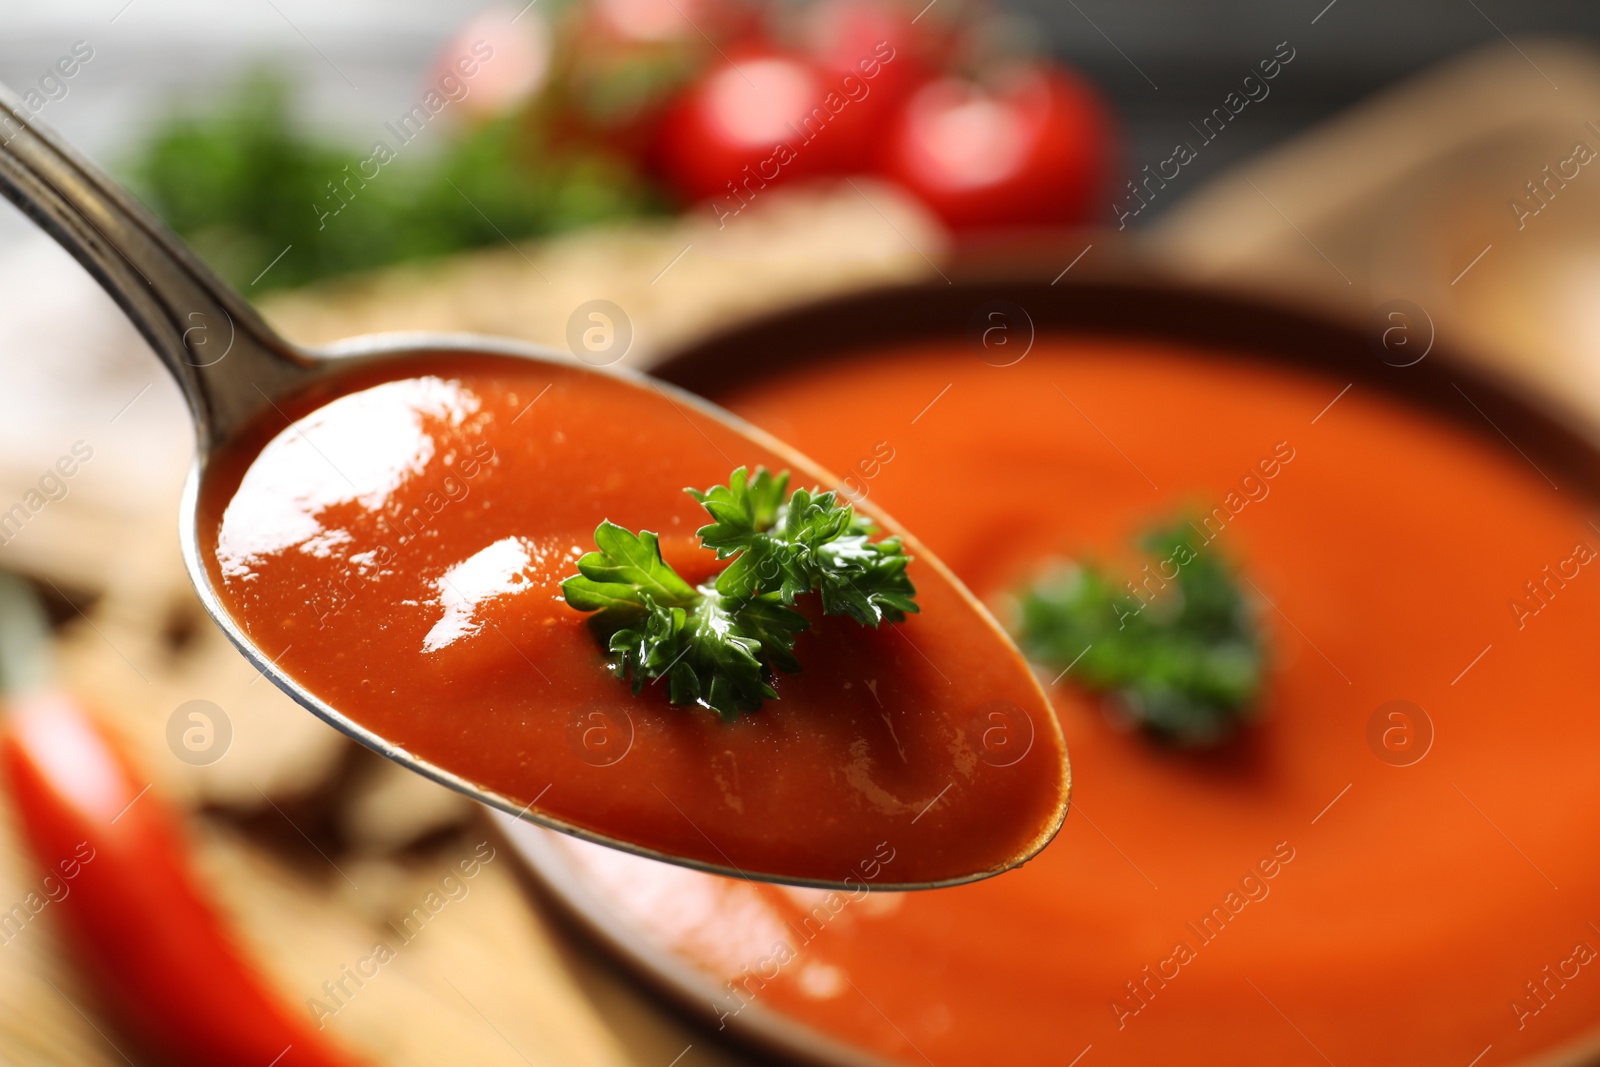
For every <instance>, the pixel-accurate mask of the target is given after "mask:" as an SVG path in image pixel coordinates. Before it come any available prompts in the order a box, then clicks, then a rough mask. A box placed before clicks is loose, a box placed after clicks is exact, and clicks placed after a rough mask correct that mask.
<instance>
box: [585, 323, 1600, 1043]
mask: <svg viewBox="0 0 1600 1067" xmlns="http://www.w3.org/2000/svg"><path fill="white" fill-rule="evenodd" d="M1348 384H1349V379H1347V378H1339V379H1334V378H1330V377H1322V376H1319V375H1315V374H1311V373H1303V372H1299V371H1295V370H1292V369H1287V368H1275V367H1273V366H1271V365H1267V364H1263V363H1261V362H1257V361H1250V360H1244V359H1232V358H1229V356H1228V355H1227V354H1225V353H1214V352H1196V351H1193V350H1188V349H1185V348H1183V347H1180V346H1176V345H1168V344H1163V343H1155V342H1149V343H1145V342H1134V341H1128V340H1110V339H1107V340H1095V339H1082V340H1068V339H1061V338H1055V339H1052V338H1049V337H1044V336H1041V338H1040V339H1039V341H1038V343H1037V344H1036V345H1035V347H1034V349H1033V350H1032V351H1031V352H1030V353H1029V354H1028V355H1027V357H1026V358H1025V359H1023V360H1022V361H1020V362H1018V363H1016V364H1015V365H1014V366H1010V367H1004V368H997V367H991V366H987V365H985V364H984V363H983V362H981V361H980V360H979V359H978V358H977V357H976V356H975V355H974V354H973V352H972V350H971V349H970V348H968V347H965V346H961V345H958V344H954V343H952V344H949V345H947V346H939V345H934V344H924V345H915V346H907V347H905V348H902V349H899V350H888V351H873V352H864V353H860V354H858V355H856V356H854V357H851V358H840V359H837V360H834V361H832V362H829V363H826V364H822V365H819V366H817V367H814V368H810V369H796V370H792V371H788V372H785V373H783V374H777V375H773V376H770V377H768V378H766V379H763V380H762V381H761V382H760V384H758V385H756V386H746V387H744V388H742V389H741V391H739V392H737V393H733V394H731V395H725V396H717V397H715V399H717V400H718V401H719V402H722V403H725V404H726V405H728V406H729V407H730V408H731V409H732V410H734V411H735V412H737V413H739V414H742V415H744V416H746V417H747V418H749V419H751V420H752V421H754V422H756V423H757V424H758V425H761V426H763V427H764V428H766V429H768V430H771V431H772V432H774V433H775V434H778V435H780V436H782V437H783V438H784V439H786V440H788V441H790V442H792V443H793V444H794V445H795V446H797V447H799V448H801V449H803V450H805V451H807V452H808V453H809V454H811V455H812V456H815V457H816V458H817V459H819V460H820V461H821V462H823V463H824V464H826V465H828V466H830V467H832V468H833V469H834V470H838V471H850V472H852V474H851V476H852V477H854V478H855V479H856V480H857V484H858V486H859V488H860V489H862V490H864V491H865V492H866V493H867V494H868V504H869V506H871V505H878V504H881V505H882V506H884V507H887V508H888V509H890V510H891V511H893V512H894V513H895V514H896V515H897V516H898V517H899V518H900V520H901V521H902V522H904V523H905V524H906V525H907V526H908V527H909V528H911V529H913V530H915V531H916V532H917V534H918V536H919V537H920V538H921V539H922V540H923V542H924V543H925V544H926V545H927V546H928V547H930V548H931V549H933V550H934V551H935V552H937V553H939V554H940V556H941V557H942V558H943V559H944V560H945V561H946V562H947V563H948V564H949V565H950V566H951V568H952V569H953V570H954V571H955V572H956V573H957V574H958V575H960V576H961V577H962V578H963V579H965V580H966V582H967V583H968V585H969V586H970V587H971V588H972V589H973V590H974V592H975V593H977V594H978V595H979V596H980V597H983V598H986V599H988V600H989V601H990V602H991V603H992V604H994V605H995V606H996V608H997V609H999V610H1000V611H1001V612H1002V613H1003V612H1004V610H1005V601H1006V599H1007V597H1008V596H1009V595H1010V593H1011V592H1012V591H1013V590H1014V589H1015V588H1016V586H1017V584H1018V583H1019V582H1021V581H1023V580H1024V579H1025V578H1026V577H1027V576H1028V575H1029V574H1030V573H1033V572H1034V571H1035V570H1036V568H1038V567H1039V566H1040V565H1041V563H1042V562H1043V561H1045V560H1047V559H1049V558H1051V557H1056V556H1079V555H1081V554H1084V553H1090V554H1093V555H1095V556H1096V557H1097V558H1099V559H1117V558H1125V557H1123V555H1122V551H1121V550H1122V548H1123V547H1124V546H1126V544H1127V543H1128V539H1129V538H1130V537H1131V536H1133V535H1134V534H1136V533H1137V532H1139V531H1140V530H1141V529H1142V528H1144V527H1145V526H1146V525H1147V524H1148V523H1150V522H1152V521H1155V520H1159V519H1162V518H1165V517H1166V516H1168V515H1169V514H1171V513H1172V512H1173V511H1174V510H1175V509H1178V508H1188V509H1190V511H1191V513H1192V514H1194V515H1195V516H1196V519H1197V524H1198V525H1199V526H1200V527H1201V529H1202V530H1203V531H1204V532H1203V534H1201V533H1197V537H1196V543H1197V545H1198V544H1199V543H1200V541H1201V539H1202V537H1204V538H1208V539H1209V540H1207V541H1206V543H1205V544H1204V545H1203V546H1201V547H1200V548H1199V550H1200V551H1219V552H1226V553H1227V554H1228V555H1229V556H1230V557H1231V558H1233V559H1234V560H1237V561H1238V562H1239V563H1240V564H1241V566H1242V568H1243V573H1244V575H1245V577H1246V578H1247V579H1248V581H1249V583H1250V585H1248V586H1246V591H1247V592H1248V593H1249V594H1250V595H1251V596H1252V598H1253V599H1255V600H1256V601H1257V604H1258V606H1259V608H1260V611H1261V613H1262V619H1263V621H1264V624H1265V626H1266V628H1267V631H1268V636H1267V640H1268V646H1269V649H1270V656H1271V662H1272V664H1273V667H1272V669H1271V671H1270V673H1269V683H1268V686H1267V689H1266V692H1265V694H1264V698H1263V706H1262V709H1261V710H1262V715H1261V719H1260V722H1259V724H1258V725H1256V726H1254V727H1252V728H1250V730H1249V732H1248V733H1247V734H1246V735H1245V736H1243V737H1241V738H1239V739H1238V741H1237V742H1236V743H1234V744H1232V745H1230V746H1226V747H1224V748H1222V749H1220V750H1218V751H1215V752H1212V753H1210V754H1206V755H1201V754H1185V753H1181V752H1176V751H1172V750H1163V749H1161V748H1159V747H1157V746H1154V745H1152V744H1151V743H1149V742H1148V741H1147V740H1145V739H1144V738H1142V737H1140V736H1138V735H1137V734H1130V733H1126V732H1123V731H1121V730H1119V729H1117V728H1116V727H1115V726H1113V725H1112V724H1111V722H1110V721H1109V720H1108V718H1107V716H1106V715H1105V714H1104V712H1103V709H1102V707H1101V705H1100V704H1099V702H1098V701H1097V700H1096V699H1095V698H1093V697H1091V696H1088V695H1086V694H1085V693H1083V692H1081V691H1079V690H1077V689H1075V688H1073V686H1072V684H1071V680H1070V675H1069V676H1068V677H1067V678H1065V679H1062V680H1060V681H1059V682H1057V683H1056V684H1054V685H1052V686H1051V689H1050V692H1051V694H1052V698H1053V699H1054V701H1055V703H1056V706H1057V709H1058V713H1059V716H1060V719H1061V722H1062V725H1063V729H1064V730H1065V732H1066V735H1067V740H1068V744H1069V747H1070V748H1071V750H1072V753H1073V757H1074V769H1075V770H1076V772H1077V773H1076V775H1075V777H1076V782H1075V785H1076V790H1075V793H1074V797H1073V808H1072V812H1071V814H1070V815H1069V816H1068V818H1067V821H1066V825H1065V827H1064V829H1063V830H1062V832H1061V833H1060V835H1059V836H1058V837H1057V838H1056V839H1055V841H1054V842H1053V843H1052V844H1051V845H1050V846H1049V847H1048V848H1047V849H1045V851H1044V852H1043V853H1041V855H1040V856H1039V857H1038V858H1037V859H1036V860H1034V861H1033V862H1031V863H1029V864H1028V865H1026V866H1025V867H1023V868H1021V869H1020V870H1017V871H1014V872H1011V873H1009V874H1007V875H1005V876H1003V877H1000V878H996V879H993V880H991V881H988V882H984V883H982V884H978V885H971V886H963V887H958V888H952V889H943V890H937V891H932V892H926V893H912V894H903V895H902V894H889V895H860V894H841V893H835V894H829V893H824V892H821V891H814V890H782V889H776V888H773V887H752V886H749V885H746V884H743V883H738V882H734V881H729V880H724V879H718V878H711V877H706V876H702V875H699V874H697V873H696V872H690V871H679V872H672V873H671V875H670V876H663V875H662V873H661V868H660V867H659V866H657V865H652V864H649V863H646V862H641V861H638V860H636V859H634V858H632V857H625V856H617V855H615V854H607V853H604V852H603V851H602V850H597V849H592V848H588V847H585V846H582V845H580V844H577V843H571V844H568V843H567V842H557V843H556V844H557V846H558V847H559V850H560V851H559V854H560V855H563V856H564V857H566V862H567V863H568V864H569V866H570V869H571V870H572V872H574V873H575V874H576V875H577V877H578V878H579V884H581V885H582V886H583V888H584V892H585V893H586V894H587V895H589V896H590V899H591V900H594V901H596V902H597V906H599V907H602V908H603V909H605V910H606V911H607V912H608V913H609V914H610V915H611V916H613V917H614V918H616V919H617V921H619V922H621V923H622V924H623V928H624V929H625V930H626V931H627V934H628V936H629V937H630V938H632V939H634V940H635V941H636V942H637V943H639V944H643V945H654V946H664V947H666V948H668V949H670V950H671V951H673V952H674V953H676V954H677V956H678V957H679V958H680V959H681V960H682V961H684V962H686V963H687V964H689V965H690V966H692V967H693V968H694V969H695V971H696V973H698V974H700V975H701V976H703V979H704V981H705V988H706V989H710V990H714V993H713V1006H714V1008H715V1010H716V1011H717V1012H718V1014H719V1015H721V1016H723V1017H724V1021H725V1022H728V1023H729V1025H734V1024H736V1023H738V1022H748V1021H749V1019H750V1018H760V1017H761V1016H763V1014H770V1013H774V1012H775V1013H778V1014H780V1015H783V1016H787V1017H788V1018H790V1019H798V1020H800V1021H801V1022H803V1023H805V1024H807V1025H809V1026H811V1027H813V1028H814V1029H815V1030H817V1031H819V1032H821V1033H822V1034H824V1035H826V1036H828V1037H831V1038H834V1039H836V1040H839V1041H842V1042H844V1043H846V1044H847V1045H849V1046H850V1047H852V1048H854V1049H858V1050H860V1051H861V1052H864V1053H868V1054H872V1055H874V1056H879V1057H882V1058H884V1059H887V1060H890V1061H893V1062H897V1063H905V1064H928V1063H933V1064H938V1065H939V1067H959V1065H989V1064H1007V1065H1032V1064H1038V1065H1043V1064H1050V1065H1055V1067H1066V1065H1069V1064H1081V1067H1109V1065H1113V1064H1129V1065H1133V1064H1139V1065H1148V1064H1173V1063H1188V1064H1272V1065H1275V1067H1277V1065H1290V1064H1312V1065H1325V1064H1327V1063H1334V1064H1339V1065H1341V1067H1344V1065H1353V1064H1362V1065H1366V1067H1373V1065H1392V1067H1421V1065H1432V1064H1437V1065H1448V1067H1467V1065H1468V1064H1473V1063H1476V1064H1478V1065H1479V1067H1487V1065H1492V1064H1501V1063H1513V1062H1527V1061H1528V1060H1530V1059H1531V1058H1534V1057H1535V1056H1536V1054H1540V1053H1548V1052H1550V1051H1552V1050H1558V1049H1567V1048H1569V1047H1570V1046H1572V1045H1573V1043H1575V1042H1579V1041H1581V1040H1582V1039H1583V1037H1584V1035H1585V1034H1589V1033H1590V1032H1591V1031H1592V1029H1593V1028H1594V1026H1595V1024H1596V1022H1597V1020H1600V958H1597V955H1596V952H1597V950H1600V928H1597V924H1600V862H1597V860H1596V852H1595V848H1594V842H1596V841H1597V840H1600V774H1596V773H1595V769H1594V768H1595V759H1596V754H1597V753H1600V707H1597V697H1596V694H1597V693H1600V657H1596V655H1595V653H1594V646H1595V641H1596V636H1597V632H1600V566H1597V565H1596V563H1595V562H1593V561H1594V560H1595V558H1596V555H1595V549H1596V547H1600V532H1597V528H1596V526H1595V524H1594V523H1593V522H1592V521H1591V518H1592V516H1593V515H1594V514H1595V507H1594V501H1593V500H1592V499H1590V498H1589V497H1588V496H1586V495H1584V492H1583V491H1582V490H1581V489H1579V488H1578V487H1576V486H1570V485H1567V484H1565V483H1564V482H1563V484H1561V485H1560V487H1559V489H1558V488H1556V487H1555V486H1554V485H1552V484H1551V481H1550V480H1549V479H1547V478H1546V476H1545V475H1546V474H1547V473H1551V474H1553V475H1554V477H1555V478H1556V479H1557V480H1558V481H1559V480H1561V479H1560V475H1559V473H1558V472H1554V471H1553V470H1552V471H1546V470H1543V469H1541V468H1540V467H1537V466H1535V465H1534V461H1533V460H1531V459H1530V458H1528V457H1525V456H1524V455H1521V454H1519V452H1518V451H1517V447H1524V446H1523V445H1518V446H1515V447H1514V446H1512V445H1509V444H1507V442H1506V441H1505V440H1504V439H1503V438H1501V437H1500V436H1499V435H1497V434H1496V433H1495V431H1494V429H1493V428H1492V427H1491V426H1489V424H1488V423H1486V422H1483V421H1482V419H1481V418H1480V416H1479V415H1478V414H1477V413H1475V412H1474V411H1473V410H1472V408H1471V407H1470V406H1469V404H1468V402H1467V401H1465V400H1463V401H1462V402H1461V404H1460V408H1461V412H1462V415H1463V420H1464V421H1462V422H1453V421H1450V420H1448V419H1446V418H1444V417H1443V416H1440V415H1434V414H1427V413H1424V412H1422V411H1420V410H1418V409H1413V408H1411V407H1409V406H1407V405H1405V404H1403V403H1401V402H1399V401H1397V400H1396V399H1394V398H1393V397H1392V396H1389V395H1386V394H1384V393H1382V392H1380V391H1378V390H1377V389H1376V388H1374V387H1372V386H1370V385H1366V384H1363V383H1357V384H1355V385H1353V386H1351V387H1350V388H1349V389H1348V391H1346V386H1347V385H1348ZM1450 395H1451V396H1452V398H1453V396H1454V394H1450ZM1474 421H1477V422H1478V423H1479V425H1478V427H1476V428H1474V427H1473V426H1472V423H1473V422H1474ZM874 456H876V457H877V460H876V462H874V463H865V464H862V463H860V462H859V461H860V460H862V459H863V458H866V457H874ZM884 457H892V458H884ZM1128 577H1129V578H1130V579H1134V578H1136V577H1138V575H1135V574H1129V575H1128ZM1530 583H1532V584H1531V585H1530ZM1053 679H1054V673H1052V674H1050V675H1047V676H1046V680H1047V681H1051V680H1053ZM1396 702H1403V703H1396ZM895 862H899V860H898V858H896V859H894V860H893V862H891V863H889V864H888V867H889V869H892V868H893V863H895ZM775 945H782V946H783V951H781V952H780V951H777V950H776V949H775V947H774V946H775ZM747 1015H748V1017H745V1018H741V1017H743V1016H747ZM1080 1057H1081V1059H1080ZM1479 1057H1481V1058H1479ZM1539 1062H1546V1061H1545V1060H1543V1059H1540V1060H1539ZM1563 1062H1565V1061H1563Z"/></svg>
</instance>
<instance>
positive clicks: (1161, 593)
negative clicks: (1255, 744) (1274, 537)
mask: <svg viewBox="0 0 1600 1067" xmlns="http://www.w3.org/2000/svg"><path fill="white" fill-rule="evenodd" d="M1197 540H1199V539H1198V538H1197V537H1195V536H1194V529H1193V527H1192V526H1191V525H1190V524H1189V523H1187V522H1185V521H1177V522H1173V523H1170V524H1167V525H1163V526H1160V527H1157V528H1154V529H1151V530H1149V531H1147V532H1146V533H1145V535H1144V536H1143V537H1142V538H1141V539H1140V540H1139V542H1138V544H1139V547H1140V548H1141V549H1143V550H1144V552H1145V553H1148V554H1149V555H1150V556H1151V557H1153V559H1152V562H1151V566H1150V567H1149V568H1147V569H1146V570H1144V571H1142V572H1141V577H1140V578H1139V579H1138V580H1137V584H1136V583H1135V582H1134V581H1129V582H1127V583H1126V584H1125V585H1124V587H1123V588H1122V589H1118V588H1116V587H1115V586H1114V585H1113V580H1112V579H1111V578H1110V577H1109V575H1108V574H1107V572H1106V571H1105V570H1104V569H1101V568H1099V567H1097V566H1095V565H1093V564H1072V565H1069V566H1067V567H1065V568H1059V569H1057V570H1056V571H1055V572H1054V573H1052V574H1049V575H1046V576H1044V577H1043V578H1041V579H1040V580H1039V581H1037V582H1036V583H1035V584H1034V585H1033V586H1032V587H1031V588H1029V589H1028V590H1027V591H1026V592H1025V593H1024V594H1023V596H1022V602H1021V620H1020V625H1019V627H1018V634H1017V641H1018V644H1020V645H1021V646H1022V648H1023V650H1024V651H1025V652H1026V653H1027V654H1028V655H1029V656H1031V657H1032V658H1034V659H1035V660H1037V661H1039V662H1041V663H1043V664H1045V665H1047V666H1048V667H1049V668H1050V669H1051V670H1053V671H1066V670H1068V668H1069V667H1070V668H1071V673H1070V677H1072V678H1075V679H1076V680H1077V681H1078V682H1079V683H1080V684H1082V685H1083V686H1085V687H1086V688H1088V689H1091V690H1094V691H1096V692H1108V693H1110V694H1112V696H1113V697H1114V699H1115V700H1116V702H1117V704H1118V705H1119V706H1120V708H1121V709H1122V710H1123V711H1124V712H1125V713H1126V714H1127V715H1128V716H1129V717H1130V718H1131V719H1132V720H1133V721H1135V722H1137V723H1138V724H1139V725H1140V726H1142V727H1143V728H1144V729H1145V730H1146V731H1148V732H1149V733H1150V734H1152V735H1153V736H1155V737H1157V738H1159V739H1161V740H1164V741H1167V742H1170V743H1173V744H1176V745H1180V746H1184V747H1201V746H1207V745H1213V744H1216V743H1218V742H1220V741H1221V740H1223V739H1224V738H1225V737H1227V736H1228V735H1229V734H1230V733H1232V732H1233V730H1234V729H1235V728H1236V727H1237V726H1238V725H1239V724H1240V723H1242V722H1244V721H1246V720H1248V719H1249V718H1250V717H1252V715H1253V712H1254V701H1255V698H1256V696H1257V695H1258V693H1259V692H1260V688H1261V683H1262V677H1263V674H1264V671H1265V654H1264V650H1263V648H1262V640H1261V635H1260V632H1259V629H1258V627H1257V625H1256V620H1255V617H1254V614H1253V612H1252V611H1251V607H1250V604H1249V603H1248V602H1247V601H1246V599H1245V597H1244V595H1243V593H1242V592H1241V590H1240V588H1239V577H1238V572H1237V570H1236V569H1235V568H1234V567H1233V565H1232V564H1230V563H1229V562H1228V561H1227V560H1226V559H1225V558H1224V557H1223V556H1222V555H1221V554H1220V553H1219V552H1218V551H1217V550H1216V549H1215V548H1212V547H1210V546H1209V545H1207V544H1204V543H1202V544H1201V545H1200V546H1199V547H1196V546H1195V543H1194V542H1195V541H1197Z"/></svg>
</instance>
